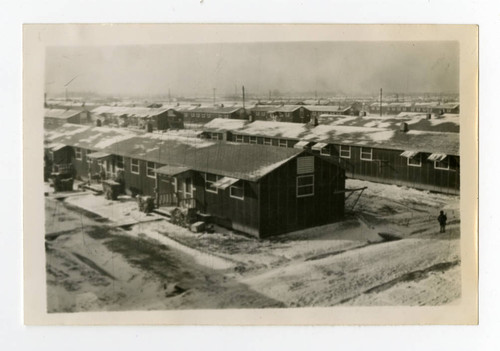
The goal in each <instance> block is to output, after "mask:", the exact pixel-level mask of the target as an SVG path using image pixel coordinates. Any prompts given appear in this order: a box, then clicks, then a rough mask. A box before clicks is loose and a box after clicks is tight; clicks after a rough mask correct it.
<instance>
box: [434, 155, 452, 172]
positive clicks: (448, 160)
mask: <svg viewBox="0 0 500 351" xmlns="http://www.w3.org/2000/svg"><path fill="white" fill-rule="evenodd" d="M444 160H447V163H448V167H447V168H444V167H438V166H437V164H438V163H439V162H443V161H444ZM443 161H434V169H439V170H441V171H449V170H450V159H449V158H448V156H446V158H444V159H443Z"/></svg>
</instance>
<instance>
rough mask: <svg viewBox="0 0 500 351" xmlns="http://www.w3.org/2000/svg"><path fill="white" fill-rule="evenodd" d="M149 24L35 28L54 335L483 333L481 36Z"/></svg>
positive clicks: (41, 238) (46, 277) (467, 30)
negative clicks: (75, 330)
mask: <svg viewBox="0 0 500 351" xmlns="http://www.w3.org/2000/svg"><path fill="white" fill-rule="evenodd" d="M144 27H146V28H150V29H151V28H153V29H155V28H156V29H158V32H159V33H157V34H159V35H158V36H159V37H160V38H165V37H167V36H165V37H162V35H164V34H166V33H168V34H170V35H169V36H168V38H170V39H169V40H164V41H163V42H162V41H161V40H159V41H157V42H155V41H151V40H148V39H146V40H144V41H143V42H141V40H128V39H130V38H129V37H127V35H126V33H125V32H127V30H128V29H130V31H128V32H127V33H130V32H134V31H133V29H134V28H135V30H136V31H135V32H134V33H136V34H140V33H141V30H142V29H144V28H141V26H136V27H133V26H130V28H127V26H118V27H117V28H114V27H113V26H112V27H110V28H106V27H101V28H97V27H96V26H68V25H66V26H45V27H44V26H39V27H37V26H28V27H27V28H25V36H26V37H28V35H27V34H28V33H31V36H34V37H36V35H40V33H41V34H42V36H43V35H46V37H45V40H46V42H45V43H44V44H43V45H42V46H40V47H39V48H38V49H39V50H40V51H41V53H42V54H43V58H41V57H40V58H39V59H38V61H39V62H38V63H37V65H38V66H37V69H38V71H37V72H38V73H37V76H38V77H39V78H40V80H41V83H40V84H38V85H36V87H37V89H36V92H35V93H31V94H29V93H28V94H27V93H26V92H25V117H24V118H25V119H24V125H25V133H26V132H27V129H29V128H31V129H32V132H34V133H39V136H38V137H37V138H38V139H37V140H40V144H39V145H32V144H30V145H31V146H30V147H31V148H33V149H34V148H37V149H39V150H40V151H37V152H36V155H37V156H38V157H40V159H39V160H37V161H34V163H36V164H37V165H40V167H37V168H35V170H36V171H37V172H39V173H37V174H31V175H30V179H34V183H33V184H39V185H38V187H37V188H35V189H36V191H33V192H32V193H30V195H29V196H30V197H32V198H37V199H38V198H40V199H39V200H36V201H39V204H40V205H41V206H39V207H38V208H40V209H41V208H43V216H42V213H38V214H37V215H38V216H40V217H41V219H40V224H41V226H38V228H37V229H36V230H35V232H36V233H35V232H30V233H27V232H25V245H30V246H31V245H34V244H32V243H29V244H26V241H27V240H28V239H29V238H32V237H33V236H37V237H38V239H37V243H38V244H37V245H38V246H36V247H35V246H33V250H34V251H33V252H35V251H36V252H38V253H39V255H40V257H38V258H37V260H38V264H39V265H40V266H43V269H40V267H38V268H37V272H41V276H39V277H38V278H37V281H38V282H40V284H42V283H43V284H42V285H39V289H38V291H36V294H37V295H39V296H37V297H36V299H37V301H41V302H40V303H41V305H37V306H38V307H40V306H42V307H41V309H42V311H38V312H37V313H38V315H39V316H40V315H43V316H44V317H43V318H46V319H43V318H42V317H37V318H33V319H32V320H33V322H34V323H41V324H44V323H54V324H57V323H75V324H80V323H83V324H108V323H117V322H116V320H113V319H107V321H106V318H110V317H103V319H102V320H100V321H99V318H100V317H96V318H94V319H93V320H92V319H90V320H84V319H79V318H80V317H79V316H82V315H83V316H85V315H87V316H88V315H93V316H103V315H106V313H107V312H127V314H129V313H130V315H129V316H130V319H128V320H127V322H126V323H165V324H172V323H188V324H189V323H190V324H197V323H200V324H332V323H345V324H350V323H358V324H363V323H366V324H378V323H443V322H446V323H454V322H457V323H473V322H474V320H475V317H474V316H475V309H476V308H477V306H476V300H475V299H476V296H475V291H476V290H475V289H476V288H477V286H476V284H477V273H476V268H477V267H476V260H477V251H476V250H477V249H476V245H475V240H476V239H477V238H476V232H475V221H476V214H475V213H476V212H475V211H476V208H475V205H474V201H475V200H473V201H468V203H467V205H469V207H467V208H466V207H464V206H463V204H464V203H463V201H464V196H465V197H466V199H469V200H471V199H474V196H472V197H471V194H472V195H473V194H474V192H475V191H476V190H477V184H476V183H475V181H477V180H476V178H475V177H476V174H475V173H474V170H475V169H476V167H477V160H476V155H475V154H474V152H475V150H476V148H477V145H475V144H474V143H475V138H471V136H474V133H475V131H474V128H475V123H476V109H477V107H476V100H475V96H476V95H475V94H476V89H477V81H476V79H477V77H476V75H475V74H477V52H474V53H473V54H472V56H471V57H469V58H466V57H464V56H463V52H464V51H463V49H464V45H471V43H472V48H473V49H476V50H477V47H476V46H474V45H477V44H476V42H475V37H474V33H475V28H473V27H467V26H455V27H453V28H452V26H448V27H447V26H422V29H423V30H422V32H425V33H424V34H423V35H425V36H424V37H418V36H417V35H416V34H413V32H412V31H411V30H410V29H411V28H409V27H413V28H415V27H416V26H408V27H407V28H406V29H408V30H406V29H405V28H404V27H405V26H392V27H386V28H380V30H379V32H377V33H378V34H373V33H371V32H370V26H352V27H351V26H342V27H340V26H318V27H315V26H284V27H285V28H288V29H290V31H289V32H286V31H283V29H284V28H283V27H280V26H263V25H262V26H241V25H240V26H229V25H226V26H224V25H219V26H216V25H197V26H193V25H190V26H188V25H184V26H182V25H179V26H166V27H162V26H161V25H158V26H157V27H154V26H153V27H148V26H147V25H145V26H144ZM371 27H372V28H375V29H379V26H371ZM446 27H447V28H446ZM113 28H114V29H115V31H113ZM189 28H194V29H199V30H200V31H205V30H206V31H207V33H208V34H206V37H204V36H201V38H200V37H197V38H195V39H193V37H192V36H189V34H185V35H186V37H184V36H182V35H181V34H179V33H184V32H183V31H184V30H185V29H189ZM340 28H342V29H343V30H346V31H347V32H345V31H344V32H342V33H344V36H342V34H341V32H339V29H340ZM42 29H47V32H44V31H42ZM65 29H66V30H70V31H71V30H72V31H73V32H74V35H73V36H68V35H64V34H61V33H64V31H65ZM120 29H123V31H124V32H123V33H121V32H120ZM213 29H216V30H214V31H213ZM391 29H392V32H391ZM396 29H397V30H396ZM424 29H425V30H424ZM441 29H442V30H441ZM452 29H453V30H455V31H452ZM233 30H235V31H236V32H244V33H246V35H242V36H241V37H239V36H238V35H237V33H232V32H233ZM266 31H267V33H269V36H267V37H266V36H263V35H262V33H266ZM185 32H186V33H189V31H188V30H186V31H185ZM51 33H52V34H51ZM98 33H103V34H104V36H106V35H107V34H109V33H112V35H110V36H111V37H113V38H118V39H119V40H116V42H113V41H112V40H106V39H102V38H101V39H100V38H99V36H98ZM120 33H121V34H120ZM284 33H288V34H284ZM294 33H295V34H294ZM305 33H318V38H315V37H311V36H309V37H307V36H304V35H302V34H305ZM328 33H331V36H330V37H331V39H328V38H329V36H328V35H325V34H328ZM370 33H371V34H370ZM404 33H406V34H404ZM433 33H434V34H435V35H432V34H433ZM91 34H92V35H93V36H91ZM142 34H144V33H142ZM51 35H52V36H51ZM294 35H295V36H294ZM377 35H378V37H377ZM398 35H400V36H398ZM68 38H69V39H68ZM78 38H81V39H78ZM88 38H91V40H89V39H88ZM172 38H174V39H175V40H171V39H172ZM207 38H209V39H207ZM238 38H244V39H241V40H239V39H238ZM138 39H140V37H139V38H138ZM464 39H467V40H464ZM43 40H44V39H42V40H41V41H43ZM27 43H28V42H26V43H25V55H28V53H29V50H30V48H35V47H36V45H33V46H32V47H30V46H28V45H26V44H27ZM474 55H475V56H474ZM467 59H469V61H466V60H467ZM28 61H29V60H28ZM32 61H33V62H35V60H34V59H32ZM465 62H467V64H465ZM464 66H466V67H468V68H467V69H464ZM30 72H31V71H30V70H29V69H27V70H25V81H24V84H25V89H28V87H26V85H27V84H30V83H29V81H28V78H29V76H28V75H29V74H30ZM33 78H35V75H33ZM465 79H468V80H469V81H468V86H467V87H464V86H462V84H463V82H464V80H465ZM25 91H26V90H25ZM30 96H31V97H33V96H36V99H33V100H29V97H30ZM35 101H36V102H37V103H38V104H39V105H40V106H38V105H36V104H35ZM26 105H29V106H28V107H26ZM30 111H36V113H37V114H36V115H31V114H30V115H29V118H28V116H27V114H28V113H29V112H30ZM42 117H43V118H42ZM35 120H36V122H33V123H35V124H34V125H35V126H36V127H33V125H32V126H31V127H27V125H28V124H31V123H32V122H31V121H35ZM37 129H38V130H37ZM40 134H43V137H40ZM25 135H26V134H25ZM25 142H29V143H33V140H26V137H25ZM464 142H465V143H470V144H471V145H472V147H468V148H467V149H468V151H467V154H466V155H464V148H463V145H462V143H464ZM467 145H469V144H467ZM25 150H26V146H25ZM471 155H472V156H471ZM32 156H33V157H32ZM27 157H28V155H27V154H26V152H25V164H26V158H27ZM29 157H30V159H34V158H35V153H33V155H30V156H29ZM42 160H43V166H42V162H41V161H42ZM464 168H467V169H465V170H464ZM464 171H468V172H471V173H472V176H471V175H465V174H464ZM25 175H26V168H25ZM42 176H43V178H42ZM464 179H465V180H467V181H468V183H464ZM26 184H27V183H26V180H25V189H26ZM42 187H43V195H42V191H41V190H42V189H41V188H42ZM25 194H26V191H25ZM33 201H35V200H33ZM461 201H462V203H461ZM25 203H26V201H25ZM461 204H462V206H461ZM26 210H27V209H26V208H25V211H26ZM25 221H28V218H27V217H26V212H25ZM465 228H466V229H465ZM27 230H28V231H29V227H28V228H27ZM28 252H30V251H29V248H26V247H25V259H26V260H32V259H34V258H33V257H31V258H28V257H26V255H27V254H28ZM29 267H30V265H27V267H26V269H27V271H26V273H25V274H26V276H25V287H26V289H28V288H27V287H28V286H29V285H30V284H31V285H32V286H34V284H35V278H33V275H35V274H34V272H30V271H29ZM28 290H29V289H28ZM26 293H27V294H28V295H31V294H33V292H28V291H27V292H26ZM28 300H29V299H28ZM26 303H27V305H26V309H27V310H26V313H27V316H28V314H29V313H31V312H30V308H29V307H28V306H30V303H29V301H27V302H26ZM33 306H34V305H33ZM339 308H341V311H343V312H342V313H341V314H340V317H339V316H337V317H335V318H333V317H332V318H333V319H332V318H330V317H328V316H329V315H331V314H336V312H335V311H339ZM375 308H377V309H375ZM33 309H35V308H33ZM420 309H421V310H422V311H423V312H422V313H424V316H425V313H430V315H432V316H433V317H432V318H431V317H429V318H428V319H425V318H422V317H417V316H418V314H419V313H420ZM210 311H211V312H210ZM232 311H235V312H234V313H235V317H234V318H233V319H232V317H231V316H232V315H231V313H233V312H232ZM236 311H237V312H236ZM369 311H379V312H377V314H378V316H377V315H376V314H375V313H373V312H372V314H370V312H369ZM383 311H387V314H386V317H387V318H388V319H384V317H383V316H380V313H384V312H383ZM397 311H400V312H399V313H404V311H412V313H415V314H414V315H415V317H414V318H411V314H409V315H408V316H407V320H403V319H402V318H404V317H398V318H395V319H390V316H391V315H393V314H394V313H398V312H397ZM463 311H468V313H464V312H463ZM83 312H85V313H83ZM104 312H106V313H104ZM212 312H214V313H223V316H224V317H223V318H216V317H206V316H209V315H210V313H212ZM316 312H317V313H316ZM134 313H139V316H140V317H138V318H137V319H134V318H133V317H132V316H134V315H135V314H134ZM143 313H146V314H143ZM147 313H156V314H155V316H156V317H155V318H159V319H148V317H147ZM183 313H184V314H183ZM266 313H268V314H266ZM280 313H284V314H280ZM287 313H291V314H290V315H293V316H294V317H293V318H291V319H289V320H287V318H286V317H285V316H286V315H287ZM301 313H303V314H301ZM245 314H246V315H248V316H251V317H249V318H248V320H246V321H244V322H243V321H242V320H245V317H244V316H245ZM252 314H253V315H252ZM122 315H123V314H122ZM203 315H204V316H203ZM273 315H274V316H282V318H283V319H281V320H279V319H278V320H275V319H273V318H274V317H273ZM301 315H302V316H303V318H301V317H300V316H301ZM315 315H317V316H318V319H316V320H315V319H314V316H315ZM430 315H429V316H430ZM61 316H64V317H63V318H62V319H57V318H58V317H61ZM179 316H180V317H179ZM219 316H220V315H219ZM262 316H264V317H262ZM266 316H269V319H266V318H267V317H266ZM451 316H454V317H451ZM73 317H74V318H75V319H71V318H73ZM51 318H52V322H49V321H50V320H51ZM68 318H69V319H68ZM144 318H145V319H144ZM169 318H170V319H169ZM452 318H455V319H452ZM43 320H45V322H43ZM255 320H257V321H255ZM119 324H121V323H119Z"/></svg>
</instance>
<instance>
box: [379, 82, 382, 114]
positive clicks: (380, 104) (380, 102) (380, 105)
mask: <svg viewBox="0 0 500 351" xmlns="http://www.w3.org/2000/svg"><path fill="white" fill-rule="evenodd" d="M379 107H380V116H381V117H382V88H380V101H379Z"/></svg>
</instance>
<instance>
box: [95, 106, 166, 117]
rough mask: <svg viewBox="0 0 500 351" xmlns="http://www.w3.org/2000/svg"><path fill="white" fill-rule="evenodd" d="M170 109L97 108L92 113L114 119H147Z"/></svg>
mask: <svg viewBox="0 0 500 351" xmlns="http://www.w3.org/2000/svg"><path fill="white" fill-rule="evenodd" d="M170 109H171V108H169V107H160V108H152V107H127V106H99V107H97V108H95V109H93V110H92V113H94V114H96V115H101V114H110V115H113V116H115V117H120V116H126V117H139V118H148V117H154V116H158V115H160V114H162V113H164V112H166V111H168V110H170Z"/></svg>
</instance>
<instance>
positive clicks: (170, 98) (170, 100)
mask: <svg viewBox="0 0 500 351" xmlns="http://www.w3.org/2000/svg"><path fill="white" fill-rule="evenodd" d="M168 103H169V104H171V103H172V97H171V96H170V88H169V89H168Z"/></svg>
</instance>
